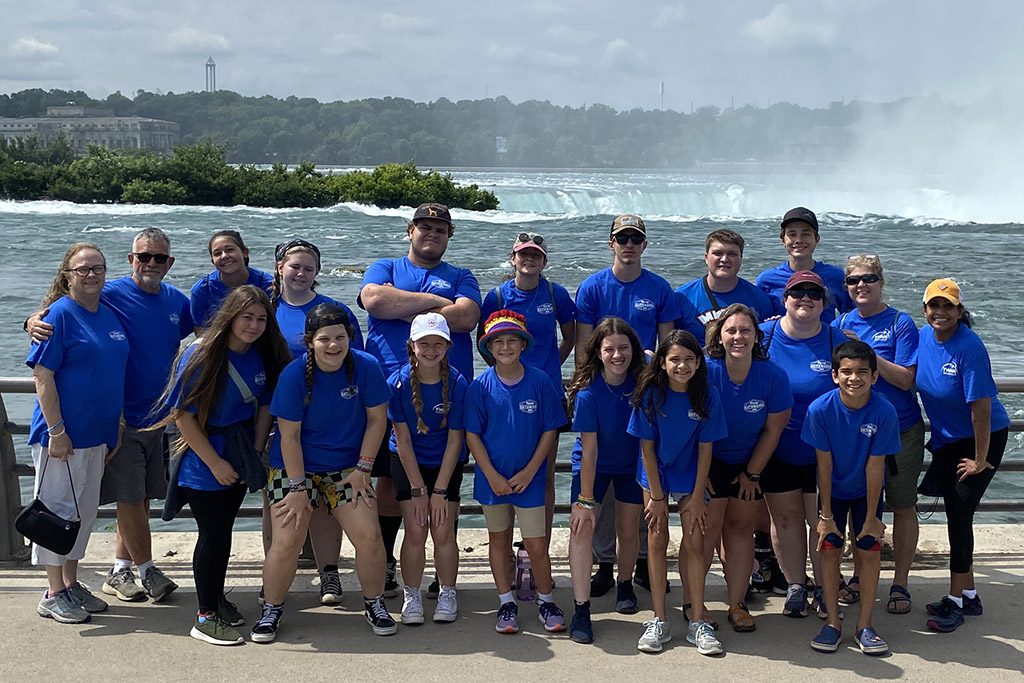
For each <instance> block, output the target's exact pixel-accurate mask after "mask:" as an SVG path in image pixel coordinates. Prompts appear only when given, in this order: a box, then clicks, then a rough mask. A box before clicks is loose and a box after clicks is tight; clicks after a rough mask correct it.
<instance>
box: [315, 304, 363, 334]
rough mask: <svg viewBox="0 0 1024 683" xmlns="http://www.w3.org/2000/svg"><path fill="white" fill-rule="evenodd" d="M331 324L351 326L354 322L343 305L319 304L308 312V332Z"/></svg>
mask: <svg viewBox="0 0 1024 683" xmlns="http://www.w3.org/2000/svg"><path fill="white" fill-rule="evenodd" d="M331 325H344V326H345V327H351V325H352V323H351V322H350V321H349V319H348V313H346V312H345V309H344V308H342V307H341V306H337V305H335V304H319V305H317V306H314V307H313V309H312V310H310V312H309V313H307V314H306V334H309V333H310V332H316V331H317V330H319V329H321V328H323V327H330V326H331Z"/></svg>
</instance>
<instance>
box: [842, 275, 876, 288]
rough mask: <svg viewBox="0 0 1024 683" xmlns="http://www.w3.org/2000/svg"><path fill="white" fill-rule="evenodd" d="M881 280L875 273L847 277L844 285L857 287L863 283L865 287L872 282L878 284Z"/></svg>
mask: <svg viewBox="0 0 1024 683" xmlns="http://www.w3.org/2000/svg"><path fill="white" fill-rule="evenodd" d="M881 279H882V278H881V277H879V276H878V274H877V273H865V274H864V275H847V276H846V284H847V286H848V287H853V286H855V285H859V284H860V283H861V282H863V283H864V284H866V285H870V284H871V283H872V282H878V281H879V280H881Z"/></svg>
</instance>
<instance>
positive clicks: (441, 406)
mask: <svg viewBox="0 0 1024 683" xmlns="http://www.w3.org/2000/svg"><path fill="white" fill-rule="evenodd" d="M434 414H436V415H444V404H443V403H438V404H437V405H436V406H434Z"/></svg>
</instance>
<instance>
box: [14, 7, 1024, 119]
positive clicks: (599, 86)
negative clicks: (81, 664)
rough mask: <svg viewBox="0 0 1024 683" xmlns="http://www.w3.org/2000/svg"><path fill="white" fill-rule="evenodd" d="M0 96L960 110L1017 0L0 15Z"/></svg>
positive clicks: (983, 80)
mask: <svg viewBox="0 0 1024 683" xmlns="http://www.w3.org/2000/svg"><path fill="white" fill-rule="evenodd" d="M0 17H3V22H2V28H0V92H5V93H10V92H16V91H19V90H24V89H27V88H43V89H47V90H48V89H52V88H62V89H75V90H84V91H85V92H87V93H88V94H89V95H91V96H92V97H96V98H102V97H105V96H106V95H108V94H110V93H112V92H114V91H121V92H122V93H123V94H125V95H127V96H129V97H130V96H131V95H132V94H133V93H134V92H135V91H136V90H139V89H143V90H148V91H151V92H169V91H173V92H186V91H190V90H202V89H203V88H204V86H205V75H206V72H205V63H206V60H207V58H209V57H213V59H214V60H215V61H216V63H217V85H218V87H219V88H220V89H228V90H233V91H236V92H238V93H241V94H243V95H250V96H261V95H268V94H269V95H273V96H276V97H287V96H289V95H296V96H298V97H314V98H317V99H318V100H320V101H333V100H352V99H360V98H366V97H387V96H392V97H404V98H409V99H412V100H416V101H421V102H429V101H434V100H436V99H438V98H440V97H446V98H448V99H450V100H460V99H480V98H484V97H496V96H499V95H504V96H506V97H508V98H509V99H510V100H512V101H513V102H522V101H525V100H548V101H550V102H552V103H554V104H559V105H569V106H573V107H578V106H581V105H589V104H594V103H602V104H607V105H609V106H612V107H614V108H616V109H620V110H622V109H632V108H636V107H639V108H643V109H656V108H658V107H659V106H661V104H662V103H661V97H660V94H659V90H660V84H661V83H662V82H663V83H664V107H665V108H666V109H675V110H680V111H688V110H689V109H690V108H691V106H694V107H700V106H703V105H715V106H718V107H728V106H730V105H731V104H733V103H734V104H735V106H741V105H744V104H753V105H755V106H760V107H763V106H766V105H768V104H770V103H773V102H779V101H788V102H794V103H797V104H801V105H804V106H809V107H815V108H820V107H826V106H828V105H829V103H831V102H833V101H840V100H845V101H847V102H849V101H851V100H853V99H861V100H867V101H873V102H886V101H892V100H896V99H899V98H901V97H914V96H924V95H938V96H941V97H943V98H944V99H947V100H951V101H958V102H961V101H963V102H971V101H977V100H979V99H982V98H984V97H986V96H988V95H990V94H991V93H993V92H998V91H1000V90H1001V89H1003V88H1007V87H1019V86H1018V85H1017V81H1018V79H1019V73H1020V72H1021V70H1022V67H1024V64H1022V61H1024V60H1022V56H1024V50H1022V49H1021V47H1020V45H1021V44H1022V43H1021V41H1020V36H1021V35H1022V33H1024V31H1022V29H1024V8H1022V7H1021V6H1019V4H1018V3H1017V2H1013V1H1012V0H973V1H972V0H898V1H896V2H892V1H891V0H889V1H882V0H787V1H786V2H775V1H773V0H767V1H764V2H762V1H760V0H717V1H708V0H700V1H698V0H688V1H687V2H659V1H657V0H655V1H654V2H644V1H643V0H641V1H640V2H621V1H617V2H607V1H604V0H520V1H519V2H515V3H505V2H500V3H499V2H493V1H492V2H488V1H486V0H485V1H483V2H475V3H468V2H464V1H463V2H459V1H457V0H420V1H418V2H412V1H411V0H374V1H372V2H352V0H336V1H333V2H327V1H325V0H318V1H312V0H290V1H281V0H274V1H272V2H271V1H268V0H244V1H243V0H216V1H215V2H210V1H209V0H203V1H198V0H175V1H174V2H166V0H165V1H162V2H152V1H150V0H134V1H133V2H126V1H125V0H108V1H107V2H104V3H96V2H85V1H75V0H46V2H32V3H26V2H25V1H24V0H0Z"/></svg>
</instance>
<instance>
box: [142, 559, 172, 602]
mask: <svg viewBox="0 0 1024 683" xmlns="http://www.w3.org/2000/svg"><path fill="white" fill-rule="evenodd" d="M142 587H143V588H145V589H146V592H147V593H149V597H151V598H152V599H153V602H160V601H161V600H163V599H164V598H166V597H167V596H168V595H170V594H171V593H173V592H174V591H175V589H177V588H178V584H176V583H174V582H173V581H171V580H170V579H168V578H167V575H166V574H164V573H163V572H162V571H160V570H159V569H157V568H156V567H150V568H149V571H148V572H146V578H144V579H143V580H142Z"/></svg>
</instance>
